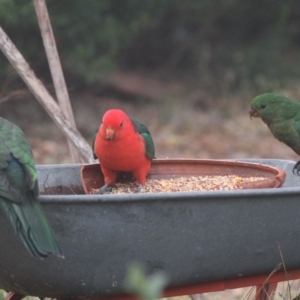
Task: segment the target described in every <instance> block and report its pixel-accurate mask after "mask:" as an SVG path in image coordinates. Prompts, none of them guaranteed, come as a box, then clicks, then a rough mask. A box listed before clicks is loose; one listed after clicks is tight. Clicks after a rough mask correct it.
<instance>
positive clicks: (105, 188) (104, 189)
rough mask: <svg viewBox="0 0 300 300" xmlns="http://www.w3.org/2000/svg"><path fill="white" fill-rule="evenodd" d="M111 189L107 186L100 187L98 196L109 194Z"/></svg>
mask: <svg viewBox="0 0 300 300" xmlns="http://www.w3.org/2000/svg"><path fill="white" fill-rule="evenodd" d="M111 189H112V187H111V186H109V185H108V184H104V186H102V187H101V188H100V189H99V192H98V193H99V194H106V193H110V192H111Z"/></svg>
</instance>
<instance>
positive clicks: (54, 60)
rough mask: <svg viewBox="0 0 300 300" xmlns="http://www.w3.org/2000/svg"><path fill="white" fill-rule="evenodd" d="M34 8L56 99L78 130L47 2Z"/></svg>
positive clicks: (36, 1) (75, 158)
mask: <svg viewBox="0 0 300 300" xmlns="http://www.w3.org/2000/svg"><path fill="white" fill-rule="evenodd" d="M34 6H35V11H36V15H37V18H38V22H39V25H40V30H41V34H42V38H43V42H44V47H45V51H46V55H47V58H48V62H49V67H50V71H51V75H52V80H53V83H54V87H55V92H56V98H57V100H58V103H59V106H60V107H61V109H62V112H63V114H64V115H65V116H66V118H67V119H68V120H69V122H70V124H71V125H72V126H73V128H76V124H75V119H74V116H73V111H72V106H71V103H70V99H69V94H68V90H67V87H66V83H65V78H64V75H63V72H62V68H61V63H60V59H59V55H58V52H57V48H56V43H55V38H54V35H53V31H52V27H51V22H50V18H49V14H48V11H47V6H46V3H45V0H34ZM68 144H69V149H70V153H71V156H72V158H73V162H79V161H80V156H79V155H78V152H77V149H76V148H74V146H73V145H72V143H71V142H70V141H68Z"/></svg>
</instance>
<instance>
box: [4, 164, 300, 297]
mask: <svg viewBox="0 0 300 300" xmlns="http://www.w3.org/2000/svg"><path fill="white" fill-rule="evenodd" d="M294 164H295V162H293V161H286V160H267V159H264V160H259V159H255V160H243V162H233V161H200V160H199V161H198V160H171V159H170V160H157V161H154V163H153V165H152V168H151V172H150V177H154V178H159V177H161V176H163V177H166V176H167V177H173V176H181V175H191V174H199V173H200V174H216V173H221V174H228V173H235V174H238V175H240V176H244V175H245V176H246V175H247V176H248V175H249V174H250V173H251V174H252V175H253V174H254V175H255V176H265V177H266V180H267V181H268V187H267V186H266V188H261V187H262V186H258V187H259V188H253V186H252V187H251V189H250V188H247V189H241V190H230V191H224V190H220V191H201V192H200V191H199V192H178V193H139V194H120V195H113V194H103V195H99V194H96V195H87V194H85V191H84V188H83V186H82V182H81V174H83V175H82V176H84V178H87V179H88V178H90V176H91V175H87V177H86V174H93V173H94V172H96V174H97V178H98V179H88V180H87V179H85V180H87V181H89V180H96V181H97V182H96V183H95V186H93V185H92V187H95V188H98V187H99V186H101V184H102V183H103V178H102V175H101V172H100V171H99V165H98V166H92V165H90V166H84V168H83V167H82V165H79V164H78V165H76V164H73V165H43V166H37V171H38V180H39V188H40V192H41V196H40V201H41V204H42V207H43V210H44V211H45V214H46V216H47V218H48V220H49V222H50V224H51V226H52V228H53V231H54V232H55V235H56V238H57V240H58V242H59V244H60V246H61V248H62V249H63V252H64V255H65V259H60V258H57V257H53V256H50V257H48V258H46V259H44V260H38V259H35V258H33V257H31V256H30V255H29V254H28V252H27V250H26V249H25V248H24V247H23V245H22V243H21V241H20V239H19V237H18V236H17V235H16V234H14V233H13V230H12V228H11V225H10V223H9V222H8V221H7V219H6V217H5V216H4V214H2V213H0V245H1V256H0V288H1V289H4V290H6V291H12V292H15V293H19V294H22V295H31V296H38V297H49V298H57V299H66V298H71V297H77V298H78V297H81V298H82V297H83V298H89V299H95V297H104V298H106V299H107V297H108V296H114V297H115V296H118V295H122V294H123V293H124V292H125V289H124V286H123V282H124V278H125V275H126V270H127V266H128V265H129V264H130V262H133V261H137V262H140V263H142V264H143V265H144V266H145V268H146V271H147V273H149V274H151V273H153V272H156V271H163V272H165V273H166V274H167V275H168V277H169V283H168V286H167V294H168V295H169V296H170V295H180V294H188V293H197V291H198V292H200V291H201V292H204V291H209V289H208V287H209V285H210V284H214V283H216V284H217V286H218V288H219V289H220V290H221V289H222V288H224V287H225V286H226V287H228V285H225V283H224V282H225V281H226V282H227V283H228V282H233V281H234V282H235V280H240V281H241V280H243V279H245V280H246V281H247V278H248V279H249V278H253V276H261V278H263V280H265V279H266V278H267V277H268V275H269V274H270V273H271V272H272V270H273V269H274V268H275V267H276V266H278V264H280V263H282V258H283V259H284V266H285V270H286V272H287V273H284V274H287V277H288V278H289V272H290V271H291V270H297V269H300V256H299V254H298V251H297V249H299V248H300V239H298V238H297V237H298V235H299V232H300V219H299V211H300V198H299V197H300V196H299V195H300V180H299V177H298V176H296V175H294V174H293V172H292V169H293V166H294ZM96 167H97V170H96ZM94 168H95V170H96V171H93V169H94ZM284 173H286V179H285V180H284V175H283V174H284ZM101 180H102V181H101ZM270 182H271V183H270ZM93 184H94V183H93ZM280 184H281V186H280ZM278 186H280V187H279V188H274V187H278ZM247 282H248V284H251V283H253V281H249V280H248V281H247ZM242 284H243V285H244V286H246V285H247V284H246V283H245V282H244V281H243V283H241V286H243V285H242ZM201 286H202V287H203V286H205V288H204V289H202V290H201V289H200V287H201ZM230 286H231V287H232V288H233V287H236V285H234V284H231V285H230ZM214 290H216V289H214Z"/></svg>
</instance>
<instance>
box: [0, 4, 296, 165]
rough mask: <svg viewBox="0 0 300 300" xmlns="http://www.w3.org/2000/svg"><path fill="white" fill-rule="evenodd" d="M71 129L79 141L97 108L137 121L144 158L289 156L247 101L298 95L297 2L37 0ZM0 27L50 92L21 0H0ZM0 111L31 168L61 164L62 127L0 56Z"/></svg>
mask: <svg viewBox="0 0 300 300" xmlns="http://www.w3.org/2000/svg"><path fill="white" fill-rule="evenodd" d="M47 6H48V10H49V15H50V18H51V22H52V26H53V31H54V35H55V38H56V42H57V47H58V51H59V54H60V58H61V62H62V66H63V71H64V74H65V78H66V82H67V86H68V90H69V93H70V98H71V102H72V107H73V110H74V114H75V119H76V123H77V126H78V129H79V131H80V132H81V133H82V135H83V136H84V137H85V138H86V139H87V141H88V142H89V143H91V141H92V138H93V135H94V133H95V131H96V130H97V128H98V126H99V124H100V122H101V119H102V116H103V114H104V112H105V111H106V110H107V109H109V108H121V109H123V110H125V111H126V112H127V114H129V115H130V116H131V117H132V118H134V119H137V120H139V121H142V122H143V123H144V124H145V125H147V126H148V128H149V130H150V132H151V134H152V136H153V139H154V143H155V145H156V157H157V158H165V157H180V158H185V157H186V158H214V159H217V158H251V157H266V158H283V159H292V160H297V159H298V157H297V155H296V154H293V152H292V150H290V149H289V148H288V147H286V146H285V145H283V144H281V143H280V142H278V141H277V140H275V139H274V138H273V136H272V135H271V133H270V132H269V130H268V128H267V127H266V125H265V124H263V122H262V121H261V120H260V119H253V120H252V121H251V120H250V118H249V116H248V108H249V104H250V101H251V99H252V98H253V97H254V96H256V95H258V94H260V93H265V92H280V93H283V94H285V95H287V96H290V97H291V98H292V99H293V100H300V87H299V81H300V69H299V65H300V52H299V48H300V2H299V1H296V0H295V1H292V0H288V1H281V0H252V1H244V0H225V1H224V0H215V1H210V0H201V1H198V0H185V1H180V0H163V1H159V0H144V1H139V0H126V1H118V0H110V1H97V0H85V1H80V0H64V1H60V0H49V1H47ZM0 26H2V28H3V29H4V31H5V32H6V33H7V34H8V36H9V37H10V38H11V39H12V41H13V42H14V43H15V44H16V46H17V48H18V49H19V50H20V52H21V53H22V54H23V55H24V57H25V58H26V60H27V61H28V63H29V64H30V65H31V67H32V68H33V70H34V71H35V73H36V74H37V76H38V78H39V79H41V80H42V82H43V83H44V84H45V85H46V86H47V88H48V90H49V91H50V92H51V93H52V94H53V95H54V88H53V84H52V80H51V76H50V72H49V68H48V63H47V59H46V56H45V51H44V47H43V43H42V39H41V34H40V30H39V26H38V22H37V18H36V14H35V10H34V6H33V2H32V1H30V0H18V1H17V0H0ZM0 64H1V68H0V102H2V103H1V106H0V112H1V113H0V115H1V116H2V117H5V118H7V119H9V120H11V121H13V122H15V123H16V124H18V125H19V126H20V127H21V128H22V129H23V130H24V132H25V134H26V135H27V136H28V138H29V141H30V144H31V145H32V147H33V150H34V156H35V159H36V161H37V163H39V164H44V163H46V164H48V163H51V164H52V163H68V162H71V158H70V155H69V153H68V147H67V143H66V140H65V137H64V136H63V134H62V133H61V132H60V131H59V129H58V128H57V127H56V126H55V125H54V124H53V122H52V120H51V119H50V117H48V115H47V114H46V113H45V112H44V110H43V108H42V107H41V106H40V105H39V103H38V102H37V101H36V100H35V99H34V97H33V96H32V94H31V93H30V92H29V91H28V89H27V88H26V86H25V85H24V84H23V82H22V80H21V79H20V78H19V77H18V75H17V74H16V72H15V71H14V70H13V68H12V66H11V65H10V64H9V62H8V61H7V59H6V58H5V57H4V55H3V54H2V53H0Z"/></svg>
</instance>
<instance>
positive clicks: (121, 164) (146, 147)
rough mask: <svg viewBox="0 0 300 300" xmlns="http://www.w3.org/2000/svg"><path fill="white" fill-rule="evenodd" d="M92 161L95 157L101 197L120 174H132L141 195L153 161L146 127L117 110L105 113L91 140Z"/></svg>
mask: <svg viewBox="0 0 300 300" xmlns="http://www.w3.org/2000/svg"><path fill="white" fill-rule="evenodd" d="M93 151H94V158H95V159H96V158H98V159H99V162H100V167H101V170H102V173H103V175H104V182H105V184H104V186H102V187H101V188H100V189H99V193H100V194H103V193H105V192H106V191H107V190H109V189H110V188H111V186H113V185H114V184H115V182H116V179H117V176H118V173H119V172H132V173H133V176H134V177H135V179H136V181H137V182H138V184H139V186H138V190H137V192H140V191H141V189H142V186H143V185H145V183H146V177H147V175H148V173H149V170H150V167H151V160H152V159H154V158H155V150H154V144H153V140H152V137H151V135H150V132H149V130H148V128H147V127H146V126H145V125H143V124H142V123H140V122H138V121H136V120H132V119H131V118H129V117H128V116H127V115H126V114H125V112H123V111H122V110H120V109H111V110H108V111H107V112H106V113H105V114H104V116H103V119H102V124H101V125H100V127H99V130H98V132H97V133H96V135H95V138H94V141H93Z"/></svg>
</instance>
